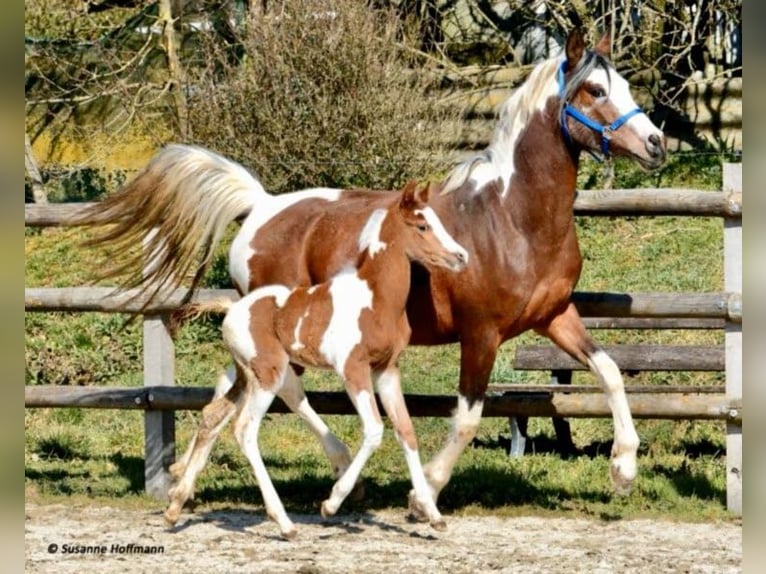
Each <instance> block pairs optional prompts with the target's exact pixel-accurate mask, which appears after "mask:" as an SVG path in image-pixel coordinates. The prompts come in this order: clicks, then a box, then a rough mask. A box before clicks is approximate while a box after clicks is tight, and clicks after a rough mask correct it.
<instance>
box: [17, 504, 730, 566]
mask: <svg viewBox="0 0 766 574" xmlns="http://www.w3.org/2000/svg"><path fill="white" fill-rule="evenodd" d="M292 518H293V519H294V521H295V522H296V524H297V525H298V528H299V534H298V536H297V538H296V539H295V540H292V541H290V542H287V541H284V540H282V539H281V538H280V537H279V533H278V530H277V527H276V525H275V524H274V523H272V522H269V521H267V520H264V517H263V516H262V515H261V514H259V513H256V512H251V511H246V510H204V509H203V510H200V509H199V508H198V509H197V512H195V513H189V512H185V513H184V514H183V515H182V517H181V520H180V521H179V523H178V525H177V526H176V527H175V529H174V530H172V531H171V530H168V529H167V528H166V527H165V525H164V523H163V520H162V516H161V514H160V510H159V509H158V510H157V511H147V510H135V509H122V508H108V507H98V506H92V507H89V506H80V505H77V506H64V505H60V504H56V505H40V504H36V503H27V505H26V520H25V546H26V548H25V555H26V568H25V571H26V572H27V573H43V572H55V573H57V574H65V573H69V572H77V573H82V572H89V571H95V572H100V573H120V574H122V573H123V572H152V573H154V574H159V573H161V572H177V573H180V574H189V573H194V572H205V573H207V572H264V573H287V572H289V573H300V574H331V573H332V574H336V573H342V572H363V573H366V572H389V573H393V574H406V573H410V572H412V573H418V574H423V573H428V574H434V573H439V572H449V573H455V574H462V573H465V574H469V573H470V574H473V573H478V572H524V573H538V572H539V573H546V574H548V573H555V572H562V573H563V572H566V573H567V574H571V573H573V572H588V573H607V572H610V573H611V572H615V573H617V572H619V573H623V572H631V573H633V572H647V573H651V574H655V573H658V572H709V573H711V574H712V573H715V574H723V573H728V572H741V571H742V566H741V564H742V527H741V525H737V524H732V523H709V524H688V523H675V522H657V521H649V520H638V521H611V522H602V521H598V520H585V519H567V518H541V517H522V518H494V517H457V516H446V517H445V518H447V522H448V529H447V531H446V532H436V531H434V530H432V529H431V528H430V527H429V526H428V525H425V524H413V523H410V522H408V521H407V519H406V518H405V513H404V511H403V510H402V511H385V512H376V513H371V514H362V515H345V516H337V517H335V518H333V519H331V520H328V521H323V520H322V519H321V518H320V517H318V516H308V515H298V516H295V515H293V516H292ZM131 545H133V546H131ZM139 549H140V550H143V551H144V552H139V551H138V550H139ZM77 550H79V551H80V552H79V553H78V552H75V551H77ZM84 550H89V552H90V553H87V554H84V553H82V551H84ZM151 550H154V551H155V553H153V554H152V553H148V551H151Z"/></svg>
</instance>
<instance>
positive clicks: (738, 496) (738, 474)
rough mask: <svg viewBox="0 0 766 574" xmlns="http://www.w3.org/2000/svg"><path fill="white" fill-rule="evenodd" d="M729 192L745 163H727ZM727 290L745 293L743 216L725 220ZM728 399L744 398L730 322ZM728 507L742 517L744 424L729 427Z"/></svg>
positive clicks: (737, 342) (738, 327)
mask: <svg viewBox="0 0 766 574" xmlns="http://www.w3.org/2000/svg"><path fill="white" fill-rule="evenodd" d="M723 188H724V191H725V192H730V193H740V194H741V193H742V164H741V163H738V164H731V163H725V164H723ZM723 250H724V289H726V290H727V291H736V292H741V291H742V217H741V216H740V217H728V218H726V219H725V220H724V231H723ZM725 346H726V396H727V397H728V398H729V399H741V397H742V324H741V322H734V321H727V322H726V335H725ZM726 477H727V478H726V507H727V508H728V509H729V510H730V511H732V512H734V513H735V514H737V515H739V516H741V515H742V423H741V421H739V422H737V421H729V422H727V424H726Z"/></svg>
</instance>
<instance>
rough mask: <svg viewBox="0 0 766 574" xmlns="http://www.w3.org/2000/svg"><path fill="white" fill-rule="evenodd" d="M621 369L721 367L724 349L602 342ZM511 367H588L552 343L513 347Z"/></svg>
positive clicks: (715, 369)
mask: <svg viewBox="0 0 766 574" xmlns="http://www.w3.org/2000/svg"><path fill="white" fill-rule="evenodd" d="M603 349H604V351H606V353H607V354H608V355H609V356H610V357H611V358H612V359H613V360H614V362H615V363H617V365H618V366H619V367H620V370H622V371H723V370H724V366H725V350H724V347H723V346H722V345H721V346H713V345H604V347H603ZM513 368H514V369H519V370H532V371H557V370H567V371H584V370H587V369H588V367H586V366H585V365H583V364H582V363H580V362H579V361H577V360H575V359H573V358H572V357H570V356H569V355H568V354H567V353H565V352H564V351H562V350H561V349H560V348H558V347H554V346H553V345H524V346H520V347H518V348H517V349H516V354H515V356H514V359H513Z"/></svg>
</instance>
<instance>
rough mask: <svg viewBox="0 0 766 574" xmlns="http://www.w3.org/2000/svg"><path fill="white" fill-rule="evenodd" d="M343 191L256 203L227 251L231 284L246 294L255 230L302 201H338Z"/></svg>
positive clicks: (296, 194) (324, 190)
mask: <svg viewBox="0 0 766 574" xmlns="http://www.w3.org/2000/svg"><path fill="white" fill-rule="evenodd" d="M342 191H343V190H341V189H333V188H329V187H316V188H311V189H303V190H301V191H295V192H293V193H285V194H282V195H268V196H265V197H264V198H263V200H262V201H260V202H258V203H257V204H256V205H255V206H254V207H253V209H252V210H251V211H250V214H249V215H248V216H247V217H246V218H245V220H244V221H243V222H242V227H241V228H240V230H239V232H238V233H237V235H236V236H235V237H234V240H233V241H232V242H231V247H230V248H229V274H230V275H231V278H232V280H233V281H234V283H235V284H236V285H237V286H238V287H239V288H240V289H241V290H242V291H247V286H248V285H249V283H250V269H249V268H248V263H249V262H250V259H251V258H252V257H253V255H255V253H256V252H255V250H254V249H253V248H252V247H251V246H250V241H252V239H253V237H255V234H256V233H257V232H258V230H259V229H260V228H261V227H263V225H265V224H266V223H268V222H269V221H270V220H271V219H272V218H273V217H274V216H276V215H278V214H279V213H281V212H282V211H283V210H285V209H287V208H288V207H290V206H292V205H294V204H296V203H298V202H299V201H303V200H304V199H324V200H326V201H337V200H338V199H339V198H340V195H341V193H342Z"/></svg>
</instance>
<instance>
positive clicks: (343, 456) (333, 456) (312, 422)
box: [279, 367, 351, 478]
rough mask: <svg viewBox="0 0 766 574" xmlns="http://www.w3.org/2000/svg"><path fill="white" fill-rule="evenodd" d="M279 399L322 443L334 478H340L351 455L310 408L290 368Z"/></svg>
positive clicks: (349, 461)
mask: <svg viewBox="0 0 766 574" xmlns="http://www.w3.org/2000/svg"><path fill="white" fill-rule="evenodd" d="M279 397H280V398H281V399H282V400H283V401H284V402H285V404H286V405H287V406H288V408H289V409H290V410H291V411H293V412H294V413H295V414H297V415H298V416H300V417H301V418H302V419H303V420H304V421H305V422H306V424H308V426H309V428H310V429H311V431H312V432H313V433H314V434H315V435H316V436H317V438H318V439H319V442H321V443H322V448H323V449H324V451H325V454H327V458H329V459H330V464H331V465H332V470H333V474H334V475H335V478H340V477H341V476H342V475H343V473H344V472H346V469H347V468H348V466H349V465H350V464H351V453H350V451H349V449H348V447H347V446H346V445H345V444H344V443H343V442H342V441H341V440H340V439H338V437H336V436H335V435H334V434H333V433H332V432H331V431H330V429H329V428H328V426H327V425H326V424H325V422H324V421H323V420H322V419H321V418H320V417H319V415H318V414H317V413H316V411H315V410H314V409H313V408H312V406H311V404H310V403H309V401H308V399H307V398H306V393H305V392H304V390H303V383H302V382H301V380H300V377H298V375H297V374H296V373H295V371H294V370H293V369H292V367H290V368H288V369H287V373H286V374H285V380H284V385H283V386H282V388H281V389H280V390H279Z"/></svg>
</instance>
